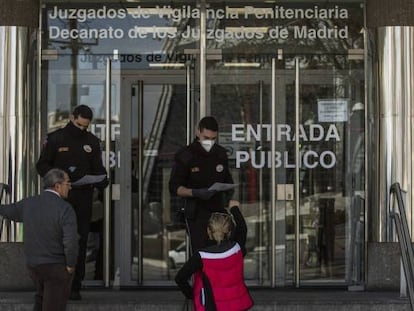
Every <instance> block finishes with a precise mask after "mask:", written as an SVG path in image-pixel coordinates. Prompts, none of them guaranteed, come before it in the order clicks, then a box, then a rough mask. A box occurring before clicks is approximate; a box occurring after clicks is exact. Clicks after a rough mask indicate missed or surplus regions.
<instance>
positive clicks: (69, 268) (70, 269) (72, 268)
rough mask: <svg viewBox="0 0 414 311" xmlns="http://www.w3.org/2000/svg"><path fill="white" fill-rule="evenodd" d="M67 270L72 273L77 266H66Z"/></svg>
mask: <svg viewBox="0 0 414 311" xmlns="http://www.w3.org/2000/svg"><path fill="white" fill-rule="evenodd" d="M66 271H68V273H69V274H72V273H73V272H75V267H69V266H66Z"/></svg>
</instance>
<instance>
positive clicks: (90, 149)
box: [83, 145, 92, 153]
mask: <svg viewBox="0 0 414 311" xmlns="http://www.w3.org/2000/svg"><path fill="white" fill-rule="evenodd" d="M83 150H85V151H86V152H87V153H91V152H92V147H91V146H89V145H83Z"/></svg>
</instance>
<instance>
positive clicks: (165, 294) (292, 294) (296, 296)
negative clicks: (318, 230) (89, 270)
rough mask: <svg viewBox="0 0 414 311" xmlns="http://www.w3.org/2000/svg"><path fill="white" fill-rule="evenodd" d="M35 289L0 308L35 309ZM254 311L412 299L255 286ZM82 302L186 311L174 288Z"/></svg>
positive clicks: (91, 306)
mask: <svg viewBox="0 0 414 311" xmlns="http://www.w3.org/2000/svg"><path fill="white" fill-rule="evenodd" d="M33 295H34V293H33V292H28V291H26V292H0V311H9V310H10V311H23V310H24V311H26V310H32V302H33ZM251 295H252V297H253V300H254V302H255V306H254V307H253V309H252V310H257V311H259V310H263V311H264V310H266V311H271V310H272V311H302V310H303V311H305V310H306V311H316V310H318V311H325V310H335V311H362V310H364V311H365V310H369V311H371V310H372V311H374V310H375V311H382V310H383V311H394V310H395V311H397V310H398V311H400V310H401V311H402V310H405V311H408V310H411V308H410V304H409V301H408V299H404V298H400V297H399V293H398V292H394V291H389V292H377V291H375V292H372V291H363V292H350V291H347V290H325V289H324V290H316V289H313V290H310V289H252V290H251ZM82 296H83V299H82V300H81V301H70V302H69V304H68V308H67V310H68V311H75V310H76V311H92V310H97V311H107V310H108V311H109V310H111V311H112V310H113V311H121V310H122V311H132V310H133V311H136V310H145V311H163V310H171V311H184V310H186V309H184V308H183V306H184V298H183V296H182V294H181V293H180V292H178V291H176V290H173V289H171V290H170V289H160V290H155V289H137V290H94V289H88V290H84V291H82ZM189 310H191V309H189Z"/></svg>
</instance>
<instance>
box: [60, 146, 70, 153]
mask: <svg viewBox="0 0 414 311" xmlns="http://www.w3.org/2000/svg"><path fill="white" fill-rule="evenodd" d="M67 151H69V147H60V148H59V149H58V152H67Z"/></svg>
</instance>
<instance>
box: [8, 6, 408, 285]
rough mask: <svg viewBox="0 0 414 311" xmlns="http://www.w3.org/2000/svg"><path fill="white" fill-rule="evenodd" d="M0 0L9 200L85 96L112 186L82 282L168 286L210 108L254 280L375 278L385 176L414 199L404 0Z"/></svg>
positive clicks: (383, 233) (384, 216) (30, 183)
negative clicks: (186, 150)
mask: <svg viewBox="0 0 414 311" xmlns="http://www.w3.org/2000/svg"><path fill="white" fill-rule="evenodd" d="M3 2H4V3H2V4H1V5H0V16H2V17H3V18H2V19H1V20H2V21H3V22H2V25H1V26H0V42H1V45H0V122H1V123H0V133H1V135H0V137H1V138H0V139H1V141H0V143H1V145H2V146H4V152H3V153H2V159H1V161H2V164H1V170H0V178H1V179H2V180H1V181H3V182H6V183H9V184H11V185H12V186H13V187H12V188H13V198H14V199H20V198H22V197H24V196H26V195H28V194H32V193H36V192H37V191H38V189H39V179H38V177H37V175H36V172H35V169H34V163H35V162H36V160H37V157H38V155H39V148H40V146H41V142H42V140H43V139H44V137H45V136H46V134H47V133H48V132H50V131H53V130H55V129H57V128H59V127H62V126H64V125H65V124H66V123H67V122H68V120H69V115H70V112H71V111H72V109H73V108H74V107H75V106H76V105H79V104H86V105H89V106H90V107H91V108H92V109H93V111H94V120H93V123H92V125H91V127H90V131H92V132H93V133H95V134H96V135H97V136H98V137H99V138H100V139H101V140H102V147H103V150H104V153H103V157H104V159H105V162H106V164H107V167H108V169H109V171H110V172H111V179H112V185H111V187H110V189H109V190H108V192H107V193H106V195H97V196H96V202H95V204H94V215H93V217H92V218H93V219H92V220H91V221H92V223H93V226H92V227H93V232H91V234H90V243H89V244H90V247H89V252H88V262H87V265H88V266H87V281H86V284H87V285H97V286H102V285H104V286H126V287H129V286H158V285H166V286H168V285H171V286H172V285H173V277H174V274H175V272H176V269H177V268H179V266H180V265H182V263H183V262H184V260H185V255H186V247H185V243H186V238H185V230H184V229H183V228H182V227H181V226H179V225H177V224H178V217H177V211H178V210H179V207H180V205H181V204H182V202H181V201H180V200H179V199H177V198H173V197H170V194H169V192H168V180H169V175H170V171H171V167H172V164H173V156H174V153H175V152H176V151H177V150H178V149H179V148H180V147H182V146H184V145H186V144H187V143H189V142H190V141H192V139H193V138H194V134H195V127H196V124H197V121H198V120H199V118H200V117H202V116H205V115H213V116H215V117H216V118H217V120H218V122H219V124H220V132H219V138H218V142H219V143H220V144H221V145H223V146H224V147H226V149H227V150H228V155H229V161H230V167H231V172H232V175H233V178H234V180H235V183H237V188H236V193H235V195H234V197H235V198H237V199H239V200H240V201H241V203H242V212H243V214H244V215H245V217H246V221H247V224H248V241H247V248H248V251H249V252H248V255H247V256H246V258H245V278H246V280H247V282H248V284H249V285H251V286H259V287H292V286H293V287H306V286H324V287H332V286H338V285H339V286H352V285H361V286H364V285H366V284H367V283H368V282H369V279H368V274H369V273H368V272H369V271H368V270H369V265H370V262H372V260H373V258H375V257H377V255H376V254H377V253H378V252H380V251H381V250H382V247H383V246H384V245H386V243H385V242H389V241H390V237H389V234H388V233H389V217H388V207H389V203H390V196H389V187H390V186H391V184H392V183H394V182H400V183H401V185H402V188H403V189H404V190H406V191H407V194H406V203H407V206H411V195H412V191H411V184H412V182H411V179H412V174H411V170H412V168H411V166H412V164H411V163H412V159H411V154H412V152H411V148H412V137H413V136H412V134H411V132H412V129H411V123H412V122H411V116H412V112H411V106H412V105H413V104H414V102H413V95H412V85H413V78H414V75H413V56H414V54H413V50H414V49H413V48H412V46H413V44H414V41H413V39H414V36H413V28H412V27H411V26H412V25H413V24H414V22H413V12H414V8H413V5H412V4H411V3H409V1H398V2H401V3H400V6H399V7H398V6H397V5H393V6H390V4H389V3H388V1H380V2H378V1H333V0H332V1H320V2H315V1H305V0H303V1H264V0H263V1H233V0H232V1H204V0H203V1H132V0H127V1H64V0H60V1H56V0H55V1H41V2H40V3H39V2H38V1H34V0H31V1H30V0H23V1H17V2H19V3H20V6H19V7H17V6H16V4H15V2H14V1H3ZM17 2H16V3H17ZM377 4H378V5H377ZM397 7H398V8H397ZM402 7H403V8H406V10H402V9H401V8H402ZM28 16H29V17H30V18H28ZM408 217H409V221H410V223H411V221H412V219H411V210H409V211H408ZM19 230H24V228H23V229H18V230H17V233H18V232H19ZM17 238H18V237H17ZM389 255H390V257H391V258H392V260H398V258H397V259H395V258H394V257H393V256H394V254H389ZM391 255H392V256H391ZM398 262H399V260H398Z"/></svg>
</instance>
